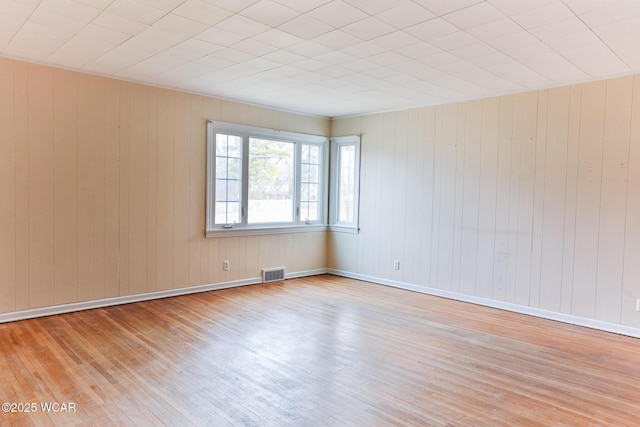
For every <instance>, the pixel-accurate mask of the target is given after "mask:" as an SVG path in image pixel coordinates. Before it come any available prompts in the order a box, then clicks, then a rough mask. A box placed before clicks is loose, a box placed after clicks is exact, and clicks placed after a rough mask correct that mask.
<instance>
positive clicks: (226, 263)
mask: <svg viewBox="0 0 640 427" xmlns="http://www.w3.org/2000/svg"><path fill="white" fill-rule="evenodd" d="M222 269H223V270H224V271H229V260H228V259H225V260H224V261H222Z"/></svg>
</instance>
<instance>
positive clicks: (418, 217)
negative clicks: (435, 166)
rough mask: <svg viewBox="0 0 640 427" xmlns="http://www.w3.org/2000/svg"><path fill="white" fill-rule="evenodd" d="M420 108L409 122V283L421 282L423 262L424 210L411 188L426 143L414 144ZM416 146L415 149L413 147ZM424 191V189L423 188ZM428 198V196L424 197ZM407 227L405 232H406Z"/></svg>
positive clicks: (405, 260)
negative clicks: (420, 248)
mask: <svg viewBox="0 0 640 427" xmlns="http://www.w3.org/2000/svg"><path fill="white" fill-rule="evenodd" d="M419 115H420V110H418V109H414V110H410V111H409V112H408V116H409V117H408V124H407V148H408V149H407V150H406V151H405V155H406V164H407V174H406V176H405V182H404V188H405V191H406V192H407V194H406V197H405V208H404V210H405V219H404V223H405V224H413V230H414V231H413V232H408V233H407V237H408V239H407V242H406V243H405V251H404V257H403V259H402V262H403V264H404V265H403V266H402V269H401V271H403V277H402V280H403V281H404V282H407V283H417V282H419V277H420V276H419V273H420V271H419V270H420V268H421V267H420V266H421V263H420V261H419V256H420V251H419V246H420V240H421V239H422V235H421V232H422V227H421V224H420V223H421V222H422V221H423V220H424V219H423V215H422V212H421V211H419V210H418V204H419V200H420V199H419V198H418V197H414V196H413V194H412V192H411V189H412V188H413V187H414V186H415V185H416V184H417V183H418V182H419V178H420V175H421V169H422V166H421V165H419V163H418V159H419V158H420V157H422V150H423V149H424V144H418V145H417V146H414V145H413V141H417V140H418V138H419V136H418V135H419V129H420V121H419ZM412 147H415V149H411V148H412ZM422 191H424V189H422ZM423 198H426V197H423ZM406 231H407V230H406V228H405V232H406ZM356 243H357V242H356Z"/></svg>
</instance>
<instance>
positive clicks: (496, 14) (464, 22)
mask: <svg viewBox="0 0 640 427" xmlns="http://www.w3.org/2000/svg"><path fill="white" fill-rule="evenodd" d="M502 18H504V15H503V14H502V13H501V12H500V11H499V10H498V9H496V8H495V7H493V6H491V5H490V4H489V3H486V2H483V3H478V4H474V5H472V6H469V7H466V8H464V9H460V10H458V11H455V12H451V13H449V14H448V15H445V16H444V19H446V20H447V21H448V22H450V23H452V24H453V25H455V26H456V27H458V28H460V29H463V30H466V29H468V28H472V27H477V26H478V25H482V24H486V23H488V22H493V21H497V20H499V19H502Z"/></svg>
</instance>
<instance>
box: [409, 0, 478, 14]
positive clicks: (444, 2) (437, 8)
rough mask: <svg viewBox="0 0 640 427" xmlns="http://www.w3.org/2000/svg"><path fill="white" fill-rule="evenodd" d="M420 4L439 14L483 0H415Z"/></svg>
mask: <svg viewBox="0 0 640 427" xmlns="http://www.w3.org/2000/svg"><path fill="white" fill-rule="evenodd" d="M414 1H415V2H416V3H418V4H419V5H420V6H422V7H424V8H426V9H428V10H430V11H431V12H433V13H435V14H436V15H438V16H442V15H445V14H447V13H451V12H455V11H456V10H461V9H464V8H465V7H469V6H472V5H474V4H478V3H482V2H483V0H414Z"/></svg>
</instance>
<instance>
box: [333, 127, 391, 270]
mask: <svg viewBox="0 0 640 427" xmlns="http://www.w3.org/2000/svg"><path fill="white" fill-rule="evenodd" d="M345 122H346V124H349V125H350V127H349V128H348V130H351V133H353V134H360V133H362V129H363V127H364V128H366V129H367V132H366V133H365V134H363V135H361V138H360V164H361V167H360V181H361V182H362V181H368V182H372V181H374V180H375V179H376V174H375V173H376V166H377V155H378V154H379V152H380V151H379V149H377V144H378V139H379V131H378V129H379V123H380V122H379V120H376V118H375V116H368V117H365V118H362V119H360V118H354V119H351V120H345ZM363 122H366V123H363ZM348 130H347V131H348ZM334 135H342V133H338V134H334ZM376 197H377V196H376V193H375V188H374V187H373V186H372V185H361V186H360V211H361V212H362V211H363V210H372V209H375V206H376V204H375V203H376ZM375 221H376V218H375V217H373V216H371V215H360V223H359V226H360V230H361V231H360V237H359V239H358V243H359V246H358V255H359V257H358V266H359V267H358V271H362V272H366V273H364V274H373V270H374V264H375V262H374V259H375V250H376V249H375V246H373V245H372V244H371V243H372V242H373V234H374V232H373V230H374V227H375V225H374V224H375ZM332 253H333V251H328V253H327V258H329V257H331V256H332Z"/></svg>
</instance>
